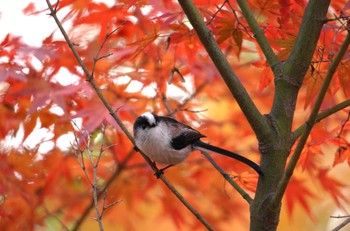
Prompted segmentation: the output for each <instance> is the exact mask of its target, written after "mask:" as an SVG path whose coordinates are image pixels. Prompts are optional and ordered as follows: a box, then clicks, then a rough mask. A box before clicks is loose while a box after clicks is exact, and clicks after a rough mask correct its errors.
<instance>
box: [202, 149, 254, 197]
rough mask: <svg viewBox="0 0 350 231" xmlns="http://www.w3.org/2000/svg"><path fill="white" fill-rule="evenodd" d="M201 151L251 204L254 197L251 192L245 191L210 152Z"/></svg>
mask: <svg viewBox="0 0 350 231" xmlns="http://www.w3.org/2000/svg"><path fill="white" fill-rule="evenodd" d="M201 153H202V154H203V155H204V156H205V158H207V159H208V161H209V162H210V163H211V164H212V165H213V166H214V168H215V169H216V170H217V171H218V172H219V173H220V174H221V175H222V176H223V177H224V178H225V180H226V181H227V182H228V183H229V184H230V185H231V186H232V187H233V188H234V189H236V191H237V192H238V193H239V194H240V195H241V196H242V197H243V199H244V200H246V201H247V202H248V204H250V203H251V202H252V201H253V199H252V198H251V197H250V196H249V194H248V193H247V192H246V191H244V189H243V188H241V186H239V185H238V184H237V183H236V182H235V181H234V180H232V178H231V177H230V175H229V174H228V173H226V172H225V170H223V169H222V168H221V167H220V166H219V165H218V164H217V163H216V162H215V160H214V159H213V158H212V157H211V156H210V155H209V153H207V152H205V151H201Z"/></svg>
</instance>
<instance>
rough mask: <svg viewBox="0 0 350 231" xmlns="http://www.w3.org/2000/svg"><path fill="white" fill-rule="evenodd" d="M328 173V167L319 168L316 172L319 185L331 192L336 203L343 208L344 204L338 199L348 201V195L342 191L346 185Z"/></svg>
mask: <svg viewBox="0 0 350 231" xmlns="http://www.w3.org/2000/svg"><path fill="white" fill-rule="evenodd" d="M328 173H329V169H320V170H319V172H318V178H319V179H320V181H319V182H320V184H321V186H322V187H323V188H324V189H325V190H326V191H327V192H329V193H330V194H331V196H332V198H333V199H334V201H335V202H336V204H337V205H338V206H339V207H341V208H343V207H344V206H343V204H342V203H341V202H340V200H343V201H344V202H349V199H348V197H347V196H345V195H344V194H343V193H342V190H343V189H344V188H345V187H347V185H346V184H343V183H341V182H339V181H338V180H335V179H333V178H331V177H330V176H329V174H328Z"/></svg>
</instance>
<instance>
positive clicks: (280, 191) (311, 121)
mask: <svg viewBox="0 0 350 231" xmlns="http://www.w3.org/2000/svg"><path fill="white" fill-rule="evenodd" d="M349 44H350V33H349V31H348V33H347V35H346V38H345V40H344V42H343V44H342V46H341V47H340V49H339V51H338V54H337V55H336V57H335V58H334V60H333V61H332V63H331V64H330V66H329V69H328V72H327V74H326V77H325V79H324V81H323V83H322V86H321V88H320V91H319V93H318V95H317V98H316V101H315V104H314V107H313V108H312V111H311V113H310V116H309V118H308V120H307V121H306V123H305V128H304V129H303V132H302V135H301V137H300V139H299V142H298V144H297V146H296V148H295V150H294V153H293V155H292V157H291V159H290V161H289V164H288V166H287V168H286V171H285V173H284V174H283V177H282V180H281V182H280V183H279V185H278V187H277V190H276V194H275V195H274V197H273V200H272V203H271V205H272V206H273V207H277V206H278V205H279V204H280V203H281V200H282V197H283V195H284V193H285V191H286V188H287V185H288V182H289V180H290V178H291V176H292V174H293V171H294V169H295V166H296V165H297V163H298V160H299V157H300V154H301V152H302V150H303V148H304V146H305V144H306V141H307V138H308V137H309V134H310V132H311V130H312V128H313V126H314V125H315V123H316V118H317V114H318V111H319V110H320V107H321V104H322V102H323V99H324V97H325V95H326V93H327V89H328V87H329V84H330V82H331V80H332V77H333V75H334V73H335V71H336V69H337V67H338V65H339V63H340V62H341V60H342V58H343V56H344V54H345V53H346V51H347V49H348V47H349Z"/></svg>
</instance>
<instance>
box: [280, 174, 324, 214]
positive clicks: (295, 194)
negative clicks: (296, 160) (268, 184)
mask: <svg viewBox="0 0 350 231" xmlns="http://www.w3.org/2000/svg"><path fill="white" fill-rule="evenodd" d="M284 198H285V201H286V207H287V212H288V214H289V215H291V214H292V212H293V210H294V208H295V205H296V204H297V203H299V204H300V205H301V206H302V207H303V208H304V209H305V211H306V212H307V214H308V215H309V216H310V217H311V218H312V219H314V218H313V215H312V213H311V208H310V205H309V203H308V201H307V200H308V199H309V198H317V196H316V195H315V194H314V193H312V192H311V191H310V190H309V189H308V187H306V186H305V184H304V180H302V179H298V178H296V177H293V178H292V179H291V180H290V182H289V184H288V187H287V190H286V194H285V197H284Z"/></svg>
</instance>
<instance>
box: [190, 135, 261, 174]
mask: <svg viewBox="0 0 350 231" xmlns="http://www.w3.org/2000/svg"><path fill="white" fill-rule="evenodd" d="M192 146H193V147H194V148H195V149H198V150H201V151H210V152H215V153H218V154H221V155H224V156H228V157H231V158H233V159H236V160H238V161H241V162H242V163H244V164H246V165H248V166H249V167H251V168H252V169H254V170H255V171H256V172H257V173H258V174H259V175H261V176H263V175H264V174H263V172H262V171H261V169H260V166H259V165H258V164H256V163H255V162H253V161H251V160H249V159H247V158H245V157H244V156H241V155H239V154H237V153H234V152H230V151H228V150H225V149H222V148H219V147H216V146H213V145H210V144H207V143H204V142H202V141H197V142H195V143H194V144H193V145H192Z"/></svg>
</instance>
